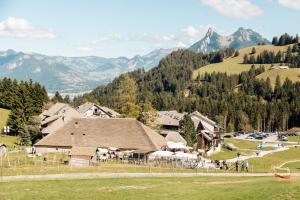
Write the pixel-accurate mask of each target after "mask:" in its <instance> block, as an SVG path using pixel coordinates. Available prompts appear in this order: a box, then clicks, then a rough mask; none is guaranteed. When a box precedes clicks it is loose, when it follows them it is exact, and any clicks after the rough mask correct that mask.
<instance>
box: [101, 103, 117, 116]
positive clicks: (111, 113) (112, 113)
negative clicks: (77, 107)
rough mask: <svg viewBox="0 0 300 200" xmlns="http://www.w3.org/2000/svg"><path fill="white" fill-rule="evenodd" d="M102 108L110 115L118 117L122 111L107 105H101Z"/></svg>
mask: <svg viewBox="0 0 300 200" xmlns="http://www.w3.org/2000/svg"><path fill="white" fill-rule="evenodd" d="M100 109H101V110H102V111H103V112H105V113H106V114H108V115H109V116H110V117H118V116H119V115H120V113H118V112H116V111H114V110H113V109H110V108H107V107H105V106H100Z"/></svg>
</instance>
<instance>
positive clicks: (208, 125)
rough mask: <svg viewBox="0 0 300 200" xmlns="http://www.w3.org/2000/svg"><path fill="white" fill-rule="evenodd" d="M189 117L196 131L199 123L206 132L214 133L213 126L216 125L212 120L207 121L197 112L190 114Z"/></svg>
mask: <svg viewBox="0 0 300 200" xmlns="http://www.w3.org/2000/svg"><path fill="white" fill-rule="evenodd" d="M190 116H191V119H192V120H193V122H194V125H195V128H196V129H197V128H198V126H199V123H201V124H202V126H203V128H204V129H205V130H207V131H209V132H211V133H213V132H214V129H215V126H216V125H217V123H216V122H214V121H213V120H211V119H209V118H208V117H206V116H204V115H202V114H201V113H199V112H198V111H195V112H193V113H191V114H190Z"/></svg>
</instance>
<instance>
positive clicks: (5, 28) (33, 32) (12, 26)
mask: <svg viewBox="0 0 300 200" xmlns="http://www.w3.org/2000/svg"><path fill="white" fill-rule="evenodd" d="M0 36H6V37H18V38H47V39H53V38H55V37H56V35H55V34H54V33H53V31H51V30H44V29H41V28H38V27H35V26H34V25H32V24H31V23H29V22H28V21H27V20H25V19H21V18H14V17H8V18H7V19H5V20H3V21H0Z"/></svg>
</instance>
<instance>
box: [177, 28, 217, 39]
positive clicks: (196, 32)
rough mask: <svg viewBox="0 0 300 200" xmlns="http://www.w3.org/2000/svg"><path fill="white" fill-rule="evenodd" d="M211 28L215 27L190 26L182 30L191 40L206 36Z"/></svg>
mask: <svg viewBox="0 0 300 200" xmlns="http://www.w3.org/2000/svg"><path fill="white" fill-rule="evenodd" d="M210 27H214V26H213V25H206V26H198V27H196V26H188V27H185V28H183V29H181V32H182V33H183V34H184V35H185V36H187V37H189V38H192V39H200V38H202V37H203V36H204V35H205V34H206V32H207V30H208V29H209V28H210Z"/></svg>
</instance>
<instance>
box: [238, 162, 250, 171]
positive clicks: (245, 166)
mask: <svg viewBox="0 0 300 200" xmlns="http://www.w3.org/2000/svg"><path fill="white" fill-rule="evenodd" d="M235 171H236V172H245V171H246V172H248V171H249V163H248V160H243V161H241V162H240V161H238V160H237V161H236V162H235Z"/></svg>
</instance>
